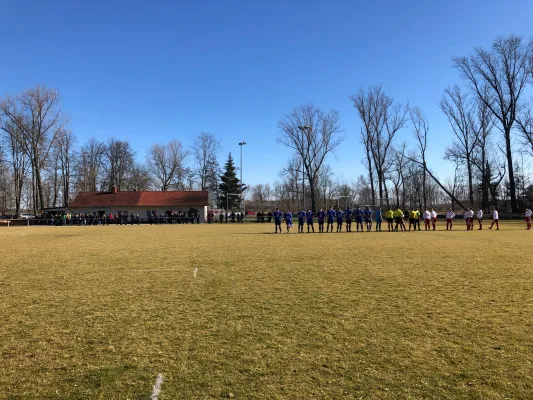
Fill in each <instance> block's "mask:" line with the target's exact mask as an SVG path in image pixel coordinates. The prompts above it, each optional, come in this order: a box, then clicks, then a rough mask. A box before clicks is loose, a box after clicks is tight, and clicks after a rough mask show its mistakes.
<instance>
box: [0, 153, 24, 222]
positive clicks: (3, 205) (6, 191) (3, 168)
mask: <svg viewBox="0 0 533 400" xmlns="http://www.w3.org/2000/svg"><path fill="white" fill-rule="evenodd" d="M1 150H2V149H0V215H2V216H3V215H6V214H7V212H8V210H10V209H11V208H12V204H13V195H12V193H13V179H12V173H11V169H10V167H9V163H8V161H7V157H2V152H1ZM19 203H20V200H19ZM16 212H17V213H19V212H20V209H18V210H16ZM17 215H18V214H17Z"/></svg>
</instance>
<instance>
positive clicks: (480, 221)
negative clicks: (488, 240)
mask: <svg viewBox="0 0 533 400" xmlns="http://www.w3.org/2000/svg"><path fill="white" fill-rule="evenodd" d="M477 223H478V224H479V228H478V231H481V230H483V210H482V209H481V208H480V209H479V210H478V212H477Z"/></svg>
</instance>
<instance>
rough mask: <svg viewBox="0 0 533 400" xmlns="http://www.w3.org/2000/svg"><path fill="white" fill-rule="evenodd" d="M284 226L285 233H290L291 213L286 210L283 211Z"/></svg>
mask: <svg viewBox="0 0 533 400" xmlns="http://www.w3.org/2000/svg"><path fill="white" fill-rule="evenodd" d="M284 217H285V225H287V233H291V227H292V213H291V212H290V211H289V210H287V211H285V215H284Z"/></svg>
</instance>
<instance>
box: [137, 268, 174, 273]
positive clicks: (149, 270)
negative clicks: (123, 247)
mask: <svg viewBox="0 0 533 400" xmlns="http://www.w3.org/2000/svg"><path fill="white" fill-rule="evenodd" d="M159 271H174V272H179V270H177V269H175V268H157V269H130V270H128V272H159Z"/></svg>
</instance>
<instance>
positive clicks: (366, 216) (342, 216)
mask: <svg viewBox="0 0 533 400" xmlns="http://www.w3.org/2000/svg"><path fill="white" fill-rule="evenodd" d="M316 216H317V218H318V232H319V233H324V225H326V230H325V232H326V233H327V232H333V229H334V228H333V225H334V224H335V223H336V225H337V226H336V232H342V225H343V223H344V222H346V232H352V222H353V220H354V219H355V224H356V230H357V232H359V229H360V231H361V232H363V231H364V230H365V227H366V231H367V232H370V231H371V230H372V210H370V209H369V208H368V207H367V208H366V209H362V208H359V207H358V208H356V209H355V210H354V211H352V209H351V208H350V207H348V208H347V209H346V210H345V211H342V210H341V209H338V210H335V209H334V208H333V207H331V209H330V210H328V211H324V210H323V209H320V211H319V212H318V213H317V214H316ZM375 216H376V231H381V222H382V220H383V218H382V212H381V208H378V209H377V210H376V215H375ZM273 217H274V225H275V227H276V231H275V233H278V232H279V233H281V221H282V219H284V220H285V224H286V226H287V233H289V232H290V229H291V227H292V213H291V212H290V211H286V212H285V213H283V212H281V211H280V210H279V208H277V209H276V211H274V213H273ZM314 217H315V213H314V212H313V211H311V210H308V211H305V210H302V211H300V212H299V213H298V233H303V232H304V223H307V233H310V232H313V233H314V232H315V226H314ZM363 224H364V225H363Z"/></svg>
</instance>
